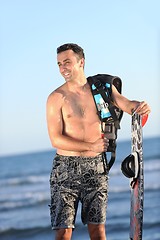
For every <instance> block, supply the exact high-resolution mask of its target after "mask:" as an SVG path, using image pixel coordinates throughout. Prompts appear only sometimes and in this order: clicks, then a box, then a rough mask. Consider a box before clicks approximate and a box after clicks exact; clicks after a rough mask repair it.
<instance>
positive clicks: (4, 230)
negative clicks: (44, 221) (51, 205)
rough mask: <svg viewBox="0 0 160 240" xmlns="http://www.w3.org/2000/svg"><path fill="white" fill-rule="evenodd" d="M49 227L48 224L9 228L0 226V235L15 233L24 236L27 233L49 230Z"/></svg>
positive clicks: (13, 234) (32, 233)
mask: <svg viewBox="0 0 160 240" xmlns="http://www.w3.org/2000/svg"><path fill="white" fill-rule="evenodd" d="M50 231H51V227H50V225H47V226H37V227H33V228H10V227H0V237H2V236H5V235H9V236H15V235H17V234H21V235H24V236H27V235H29V234H30V235H34V234H38V233H42V232H50Z"/></svg>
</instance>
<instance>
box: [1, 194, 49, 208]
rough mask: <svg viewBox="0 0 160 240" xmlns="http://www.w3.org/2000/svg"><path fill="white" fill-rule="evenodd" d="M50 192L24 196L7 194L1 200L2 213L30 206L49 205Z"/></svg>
mask: <svg viewBox="0 0 160 240" xmlns="http://www.w3.org/2000/svg"><path fill="white" fill-rule="evenodd" d="M49 201H50V199H49V192H48V191H47V192H28V193H22V194H20V193H19V194H10V193H8V194H6V195H2V196H1V199H0V211H1V212H2V211H10V210H16V209H19V208H26V207H30V206H35V205H36V206H38V205H41V204H45V203H46V206H47V204H48V203H49Z"/></svg>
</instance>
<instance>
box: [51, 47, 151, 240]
mask: <svg viewBox="0 0 160 240" xmlns="http://www.w3.org/2000/svg"><path fill="white" fill-rule="evenodd" d="M57 63H58V66H59V70H60V73H61V74H62V76H63V77H64V79H65V83H64V84H63V85H62V86H60V87H59V88H58V89H56V90H55V91H53V92H52V93H51V94H50V95H49V97H48V101H47V124H48V132H49V136H50V140H51V143H52V145H53V147H54V148H56V149H57V154H56V156H55V159H54V162H53V169H52V171H51V177H50V187H51V206H50V212H51V222H52V229H56V240H62V239H63V240H69V239H71V236H72V229H73V228H74V223H75V218H76V211H77V207H78V202H79V201H81V203H82V214H81V215H82V222H83V223H84V224H87V226H88V231H89V235H90V239H91V240H105V239H106V235H105V220H106V208H107V193H108V176H107V166H106V163H105V161H104V159H103V154H102V153H103V152H106V151H107V147H108V139H107V138H106V137H104V138H102V137H101V124H100V120H99V117H98V115H97V110H96V106H95V103H94V100H93V97H92V94H91V91H90V86H89V84H88V83H87V80H86V77H85V74H84V65H85V56H84V52H83V49H82V48H81V47H80V46H78V45H76V44H64V45H62V46H60V47H59V48H57ZM112 98H113V101H114V104H115V105H116V106H118V107H119V108H121V109H122V110H123V111H124V112H127V113H129V114H131V113H132V111H133V110H135V109H136V112H137V113H138V114H140V115H145V114H149V113H150V108H149V106H148V104H147V103H146V102H144V101H143V102H138V101H130V100H128V99H127V98H125V97H124V96H123V95H121V94H119V93H118V91H117V90H116V88H115V87H114V86H112Z"/></svg>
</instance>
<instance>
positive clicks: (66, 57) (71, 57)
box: [57, 50, 84, 81]
mask: <svg viewBox="0 0 160 240" xmlns="http://www.w3.org/2000/svg"><path fill="white" fill-rule="evenodd" d="M57 63H58V66H59V71H60V73H61V74H62V76H63V77H64V78H65V80H66V81H70V80H72V79H73V80H74V79H75V78H76V77H77V76H78V75H79V73H80V71H82V69H83V66H84V59H78V56H77V55H76V54H75V53H74V52H73V51H72V50H66V51H64V52H61V53H58V55H57Z"/></svg>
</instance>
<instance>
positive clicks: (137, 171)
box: [121, 112, 148, 240]
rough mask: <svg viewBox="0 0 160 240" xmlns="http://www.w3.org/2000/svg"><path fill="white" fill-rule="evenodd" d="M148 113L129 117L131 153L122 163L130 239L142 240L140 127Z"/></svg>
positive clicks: (142, 174) (142, 197)
mask: <svg viewBox="0 0 160 240" xmlns="http://www.w3.org/2000/svg"><path fill="white" fill-rule="evenodd" d="M147 118H148V115H146V116H145V117H143V118H142V117H141V116H140V115H138V114H137V113H136V112H134V113H133V114H132V118H131V154H130V155H129V156H127V157H126V158H125V159H124V160H123V162H122V164H121V170H122V172H123V174H124V175H125V176H126V177H128V178H130V189H131V206H130V240H142V233H143V201H144V172H143V136H142V127H143V126H144V125H145V123H146V121H147Z"/></svg>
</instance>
